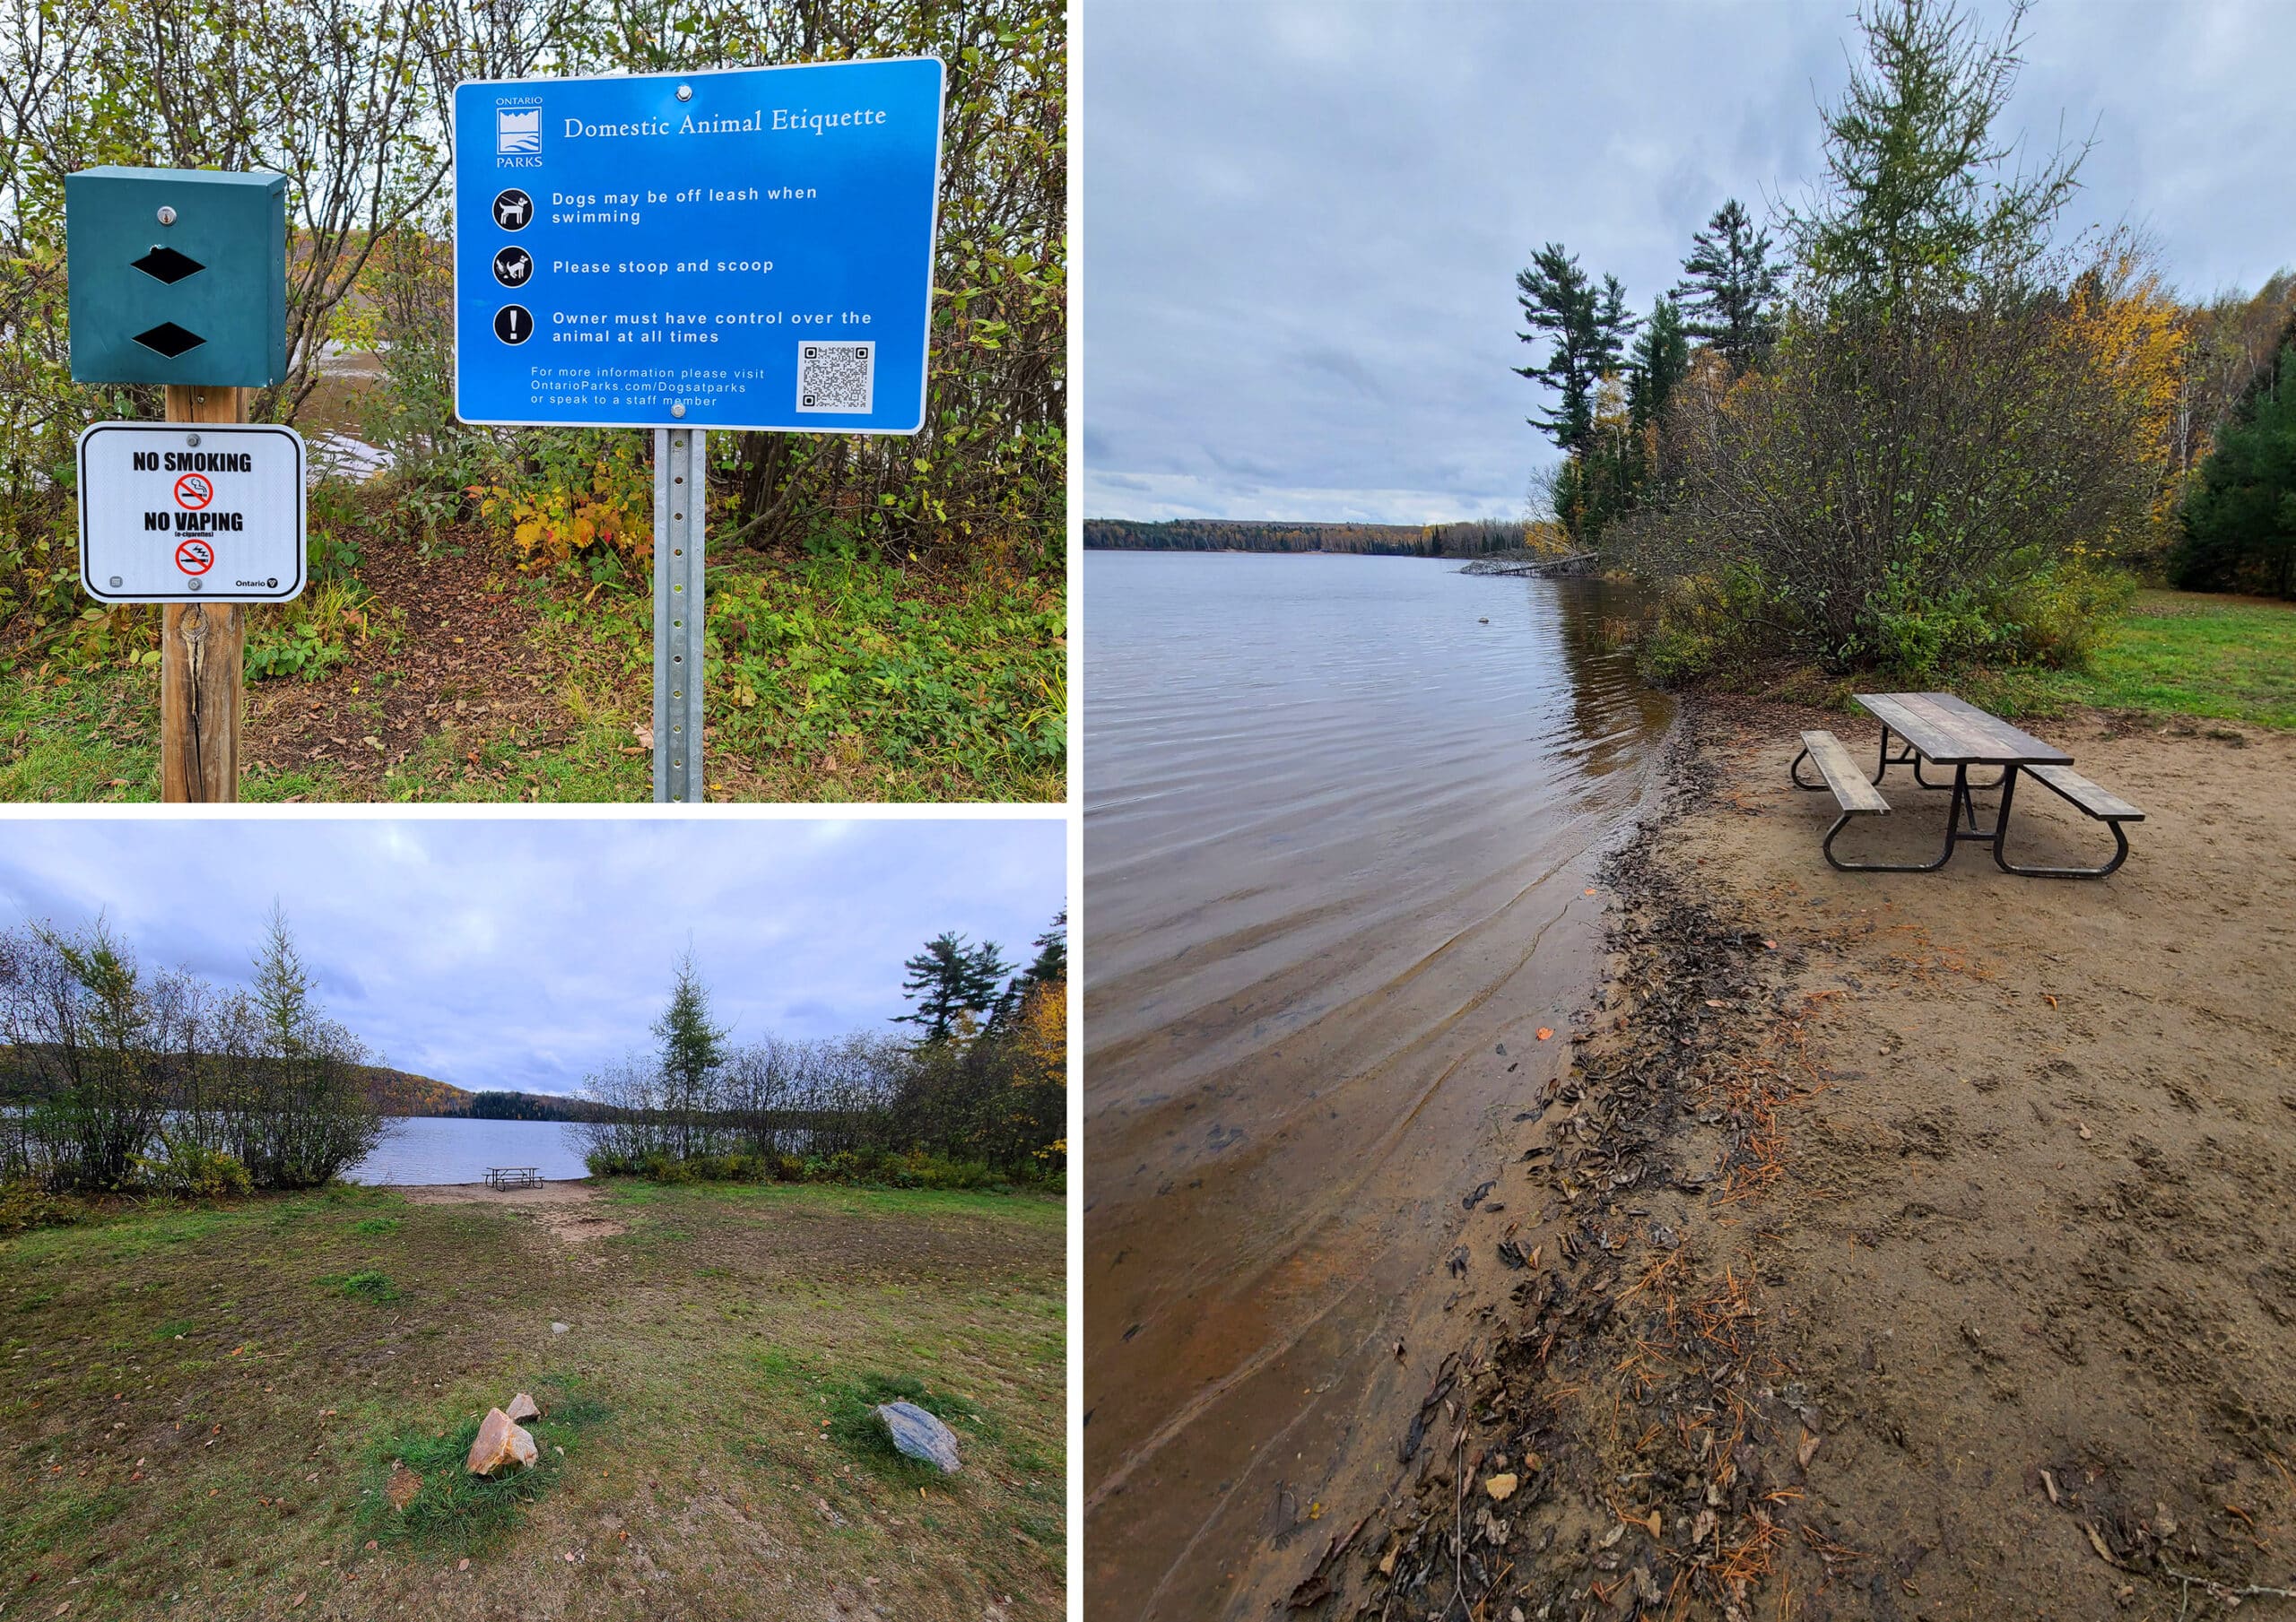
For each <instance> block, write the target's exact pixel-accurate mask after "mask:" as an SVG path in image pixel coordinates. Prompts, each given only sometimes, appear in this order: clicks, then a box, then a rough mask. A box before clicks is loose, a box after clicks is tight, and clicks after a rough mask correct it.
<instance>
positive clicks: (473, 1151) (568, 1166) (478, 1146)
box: [344, 1115, 589, 1184]
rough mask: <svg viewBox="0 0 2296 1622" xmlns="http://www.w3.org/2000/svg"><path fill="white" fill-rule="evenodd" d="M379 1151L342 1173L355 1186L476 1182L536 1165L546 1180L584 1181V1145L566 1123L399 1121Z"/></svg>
mask: <svg viewBox="0 0 2296 1622" xmlns="http://www.w3.org/2000/svg"><path fill="white" fill-rule="evenodd" d="M391 1129H392V1130H391V1132H390V1135H389V1136H388V1137H387V1138H385V1139H384V1140H383V1141H382V1143H381V1144H380V1145H379V1146H378V1148H377V1149H376V1150H375V1152H374V1153H373V1154H371V1155H369V1156H368V1157H367V1158H365V1159H364V1160H361V1162H359V1164H358V1165H356V1166H354V1167H352V1168H351V1170H350V1171H348V1172H346V1173H345V1174H344V1180H345V1181H347V1182H352V1183H392V1184H419V1183H476V1182H479V1181H480V1180H481V1179H483V1177H484V1176H485V1175H486V1168H487V1167H490V1166H534V1167H540V1168H541V1169H542V1175H544V1177H545V1178H549V1179H552V1180H556V1179H558V1178H561V1177H583V1176H587V1175H589V1172H588V1168H587V1167H584V1166H583V1164H582V1143H581V1141H580V1140H579V1139H578V1138H577V1137H576V1136H575V1135H574V1134H575V1128H574V1127H572V1126H570V1125H569V1124H568V1123H565V1122H563V1121H465V1120H460V1119H456V1118H452V1117H448V1116H439V1115H415V1116H404V1117H400V1118H398V1119H395V1120H394V1121H393V1122H392V1123H391Z"/></svg>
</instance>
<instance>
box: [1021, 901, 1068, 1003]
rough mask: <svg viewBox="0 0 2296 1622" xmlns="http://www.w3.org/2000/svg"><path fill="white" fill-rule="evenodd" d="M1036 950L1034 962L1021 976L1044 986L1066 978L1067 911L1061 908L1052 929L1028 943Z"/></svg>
mask: <svg viewBox="0 0 2296 1622" xmlns="http://www.w3.org/2000/svg"><path fill="white" fill-rule="evenodd" d="M1029 944H1030V945H1031V946H1033V947H1035V948H1036V949H1037V955H1036V960H1035V961H1034V962H1032V963H1031V964H1030V965H1029V967H1028V973H1027V974H1026V975H1025V976H1023V977H1024V978H1025V979H1027V980H1028V981H1029V982H1030V983H1031V984H1038V985H1041V984H1047V983H1048V982H1050V981H1054V980H1065V979H1067V978H1068V909H1067V908H1066V907H1065V906H1064V907H1062V908H1061V909H1060V915H1059V916H1058V917H1057V918H1055V919H1054V920H1053V921H1052V927H1051V928H1050V929H1048V930H1047V931H1045V932H1044V933H1042V934H1041V935H1039V936H1038V937H1037V938H1036V939H1035V940H1033V941H1030V942H1029Z"/></svg>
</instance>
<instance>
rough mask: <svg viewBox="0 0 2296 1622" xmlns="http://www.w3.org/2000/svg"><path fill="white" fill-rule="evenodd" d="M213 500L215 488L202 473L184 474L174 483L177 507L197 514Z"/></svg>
mask: <svg viewBox="0 0 2296 1622" xmlns="http://www.w3.org/2000/svg"><path fill="white" fill-rule="evenodd" d="M213 499H215V486H214V483H213V481H211V480H210V479H209V478H208V477H207V475H206V474H204V473H186V474H185V475H184V476H183V477H182V478H180V479H178V480H177V481H176V500H177V502H178V505H180V506H184V507H189V508H191V510H192V511H193V512H197V511H198V510H199V509H200V508H201V507H205V506H206V505H207V504H208V503H209V502H210V501H213Z"/></svg>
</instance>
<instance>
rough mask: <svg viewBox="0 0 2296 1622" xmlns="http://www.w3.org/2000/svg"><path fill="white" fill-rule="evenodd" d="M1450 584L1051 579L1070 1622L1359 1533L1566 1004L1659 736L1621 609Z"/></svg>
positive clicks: (1432, 571)
mask: <svg viewBox="0 0 2296 1622" xmlns="http://www.w3.org/2000/svg"><path fill="white" fill-rule="evenodd" d="M1458 567H1459V566H1458V564H1457V562H1456V561H1446V560H1441V559H1403V558H1393V559H1391V558H1353V557H1320V556H1307V557H1286V556H1268V555H1228V554H1173V553H1150V552H1088V553H1087V554H1085V558H1084V615H1085V619H1086V622H1087V625H1088V627H1089V629H1088V631H1087V638H1088V640H1087V646H1088V648H1089V650H1090V651H1089V653H1088V655H1087V656H1086V660H1085V669H1084V686H1085V702H1084V716H1085V724H1084V890H1085V902H1086V906H1085V917H1084V940H1085V970H1084V974H1085V981H1084V1030H1085V1049H1084V1112H1085V1127H1084V1147H1085V1180H1084V1193H1085V1207H1084V1210H1085V1218H1084V1225H1085V1237H1084V1290H1085V1297H1084V1299H1085V1305H1084V1355H1085V1363H1084V1366H1085V1371H1086V1374H1085V1406H1086V1409H1087V1420H1086V1428H1085V1432H1084V1470H1085V1548H1086V1595H1087V1601H1088V1606H1089V1609H1090V1611H1091V1615H1092V1616H1093V1617H1094V1618H1135V1617H1150V1616H1155V1617H1173V1618H1179V1617H1188V1618H1194V1617H1205V1616H1219V1615H1228V1616H1238V1617H1241V1616H1247V1615H1250V1616H1255V1617H1257V1616H1263V1615H1265V1614H1266V1612H1267V1610H1268V1607H1269V1604H1270V1602H1271V1601H1274V1600H1281V1598H1282V1597H1283V1592H1284V1591H1285V1590H1286V1589H1288V1587H1289V1586H1290V1584H1291V1583H1295V1582H1297V1581H1298V1580H1299V1579H1300V1577H1301V1576H1303V1575H1304V1574H1306V1572H1307V1570H1308V1568H1309V1566H1312V1564H1313V1561H1314V1557H1315V1555H1316V1553H1318V1552H1319V1551H1320V1550H1321V1548H1322V1547H1323V1540H1325V1539H1326V1536H1327V1535H1328V1534H1330V1533H1331V1532H1332V1531H1333V1530H1334V1528H1336V1529H1338V1530H1340V1531H1344V1530H1345V1528H1346V1527H1347V1526H1349V1525H1352V1524H1353V1522H1354V1521H1355V1519H1356V1517H1357V1516H1358V1515H1361V1514H1363V1513H1365V1512H1366V1511H1368V1510H1370V1508H1371V1507H1372V1506H1373V1504H1374V1502H1375V1501H1376V1499H1377V1496H1378V1493H1379V1492H1381V1491H1383V1490H1384V1489H1385V1488H1387V1486H1388V1485H1389V1482H1390V1479H1391V1478H1392V1476H1393V1474H1394V1471H1395V1470H1396V1463H1395V1460H1396V1439H1397V1437H1398V1436H1400V1434H1401V1431H1402V1427H1403V1424H1404V1422H1405V1420H1406V1419H1407V1418H1408V1416H1409V1415H1410V1414H1411V1413H1412V1412H1413V1411H1415V1409H1416V1408H1417V1405H1418V1402H1419V1401H1420V1398H1421V1396H1422V1394H1423V1393H1424V1392H1425V1390H1426V1387H1427V1383H1428V1379H1429V1373H1430V1368H1429V1367H1424V1366H1420V1365H1419V1364H1417V1363H1412V1364H1408V1365H1405V1364H1399V1363H1398V1360H1397V1359H1396V1356H1395V1347H1396V1342H1397V1341H1398V1340H1406V1341H1409V1342H1411V1343H1412V1344H1413V1345H1416V1346H1419V1347H1421V1348H1422V1349H1431V1348H1433V1347H1435V1346H1436V1345H1438V1344H1447V1345H1448V1344H1457V1343H1459V1342H1460V1341H1462V1340H1464V1339H1465V1333H1466V1326H1465V1324H1462V1323H1457V1322H1456V1321H1453V1320H1447V1319H1445V1318H1444V1316H1443V1310H1444V1305H1445V1303H1446V1300H1447V1299H1448V1298H1451V1297H1453V1296H1454V1295H1455V1293H1456V1292H1454V1291H1453V1290H1451V1288H1449V1285H1450V1280H1449V1279H1448V1278H1447V1277H1446V1273H1445V1269H1444V1266H1443V1262H1444V1258H1445V1257H1446V1255H1447V1254H1448V1252H1449V1250H1450V1248H1451V1246H1452V1245H1453V1243H1454V1235H1455V1234H1456V1232H1457V1228H1458V1227H1459V1224H1460V1221H1461V1219H1462V1216H1463V1213H1462V1210H1461V1196H1462V1194H1463V1193H1465V1192H1466V1191H1468V1190H1470V1189H1472V1188H1473V1187H1474V1184H1477V1183H1479V1182H1481V1181H1482V1180H1483V1179H1484V1178H1487V1177H1493V1176H1496V1175H1498V1173H1499V1170H1500V1165H1499V1161H1500V1158H1501V1157H1502V1156H1503V1153H1504V1146H1503V1144H1502V1142H1501V1139H1502V1137H1503V1136H1504V1133H1505V1132H1506V1130H1507V1128H1508V1123H1509V1122H1511V1121H1512V1120H1513V1118H1514V1116H1515V1115H1517V1114H1518V1113H1520V1112H1521V1111H1523V1110H1525V1109H1527V1108H1529V1107H1531V1105H1532V1103H1533V1102H1534V1101H1535V1099H1536V1097H1537V1095H1538V1091H1539V1089H1541V1088H1542V1087H1543V1086H1544V1083H1545V1081H1546V1080H1548V1079H1549V1078H1550V1077H1551V1076H1552V1075H1553V1074H1555V1073H1556V1072H1557V1071H1560V1070H1561V1068H1562V1067H1563V1065H1564V1064H1565V1063H1566V1062H1567V1054H1568V1046H1569V1044H1568V1042H1567V1040H1566V1039H1565V1038H1566V1037H1567V1036H1568V1033H1569V1030H1570V1018H1571V1016H1572V1015H1573V1013H1574V1012H1577V1011H1579V1010H1583V1009H1585V1008H1586V1006H1587V1001H1588V999H1589V997H1590V995H1591V993H1592V992H1593V991H1594V989H1595V987H1596V984H1597V982H1598V979H1599V970H1600V960H1599V958H1600V951H1601V928H1602V913H1601V903H1600V899H1599V898H1597V897H1595V896H1590V895H1588V894H1587V893H1586V892H1587V889H1588V887H1590V886H1593V885H1594V884H1595V879H1594V876H1593V875H1594V873H1595V871H1596V866H1597V865H1598V863H1599V859H1600V855H1601V853H1602V851H1603V850H1604V849H1605V847H1606V846H1608V845H1609V844H1610V843H1611V842H1612V841H1613V839H1614V838H1615V837H1617V836H1618V835H1619V834H1620V833H1621V832H1622V830H1623V828H1624V827H1625V826H1626V823H1627V822H1628V820H1630V819H1631V817H1632V815H1633V814H1634V813H1635V812H1636V811H1637V810H1638V808H1639V805H1640V803H1641V801H1642V798H1643V795H1644V794H1645V792H1646V789H1647V788H1648V785H1649V783H1650V781H1651V773H1650V769H1649V768H1651V766H1652V765H1653V763H1654V761H1655V759H1656V754H1657V749H1656V745H1657V741H1658V739H1659V737H1660V735H1661V734H1662V733H1663V731H1664V729H1665V724H1666V723H1667V721H1668V719H1669V718H1670V716H1671V707H1670V705H1669V703H1668V701H1667V700H1666V699H1665V698H1664V697H1663V696H1661V695H1659V694H1657V693H1654V692H1652V691H1650V690H1647V689H1645V688H1643V687H1642V686H1641V685H1639V683H1638V682H1637V681H1635V680H1634V676H1633V671H1632V664H1631V655H1628V654H1625V653H1622V652H1619V651H1615V650H1614V648H1613V645H1612V641H1611V639H1610V638H1608V637H1606V636H1605V632H1604V621H1605V619H1606V618H1612V617H1617V616H1622V615H1623V614H1624V613H1626V612H1628V605H1627V603H1626V602H1625V600H1624V599H1623V597H1622V595H1621V594H1620V593H1619V591H1618V588H1615V587H1612V586H1608V585H1605V584H1603V583H1600V582H1595V581H1543V580H1528V579H1520V578H1506V577H1477V576H1465V575H1461V574H1459V573H1458V572H1457V570H1458ZM1542 1027H1544V1028H1550V1029H1552V1031H1554V1032H1555V1033H1556V1034H1555V1036H1554V1037H1552V1038H1551V1039H1550V1040H1548V1041H1546V1042H1544V1043H1542V1042H1541V1041H1540V1040H1539V1039H1538V1038H1537V1036H1536V1032H1537V1030H1538V1029H1539V1028H1542ZM1426 1361H1427V1363H1428V1364H1429V1365H1430V1366H1431V1363H1432V1353H1431V1351H1430V1355H1429V1357H1427V1359H1426ZM1318 1503H1320V1504H1321V1505H1324V1508H1323V1510H1322V1511H1321V1512H1320V1514H1319V1518H1318V1521H1317V1523H1315V1524H1310V1516H1309V1505H1312V1504H1318ZM1310 1544H1312V1545H1313V1547H1312V1548H1310V1547H1309V1545H1310Z"/></svg>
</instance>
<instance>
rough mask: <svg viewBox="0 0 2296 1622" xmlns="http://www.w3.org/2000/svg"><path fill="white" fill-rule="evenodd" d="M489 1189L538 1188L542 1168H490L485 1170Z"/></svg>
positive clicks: (540, 1183) (540, 1184) (540, 1182)
mask: <svg viewBox="0 0 2296 1622" xmlns="http://www.w3.org/2000/svg"><path fill="white" fill-rule="evenodd" d="M486 1186H487V1187H489V1188H504V1189H507V1188H540V1187H541V1186H542V1168H541V1167H535V1166H490V1167H487V1168H486Z"/></svg>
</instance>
